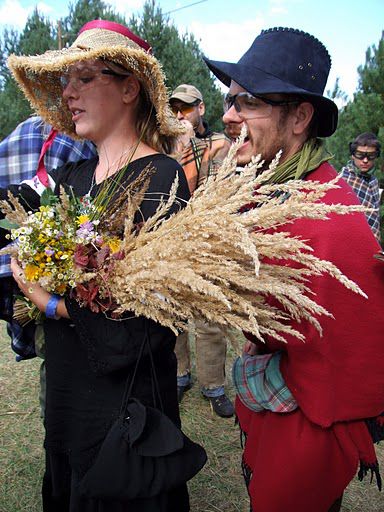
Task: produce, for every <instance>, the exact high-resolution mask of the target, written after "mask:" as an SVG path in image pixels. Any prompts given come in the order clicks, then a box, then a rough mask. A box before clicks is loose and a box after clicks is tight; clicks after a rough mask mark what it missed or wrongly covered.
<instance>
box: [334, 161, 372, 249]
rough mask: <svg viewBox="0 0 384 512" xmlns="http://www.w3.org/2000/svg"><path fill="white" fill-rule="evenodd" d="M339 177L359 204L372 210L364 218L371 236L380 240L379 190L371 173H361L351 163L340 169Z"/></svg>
mask: <svg viewBox="0 0 384 512" xmlns="http://www.w3.org/2000/svg"><path fill="white" fill-rule="evenodd" d="M340 176H341V177H342V178H344V179H345V181H346V182H347V183H348V184H349V185H350V186H351V187H352V188H353V190H354V192H355V194H356V195H357V197H358V199H359V201H360V203H361V204H362V205H363V206H366V207H367V208H374V211H373V212H367V213H366V217H367V220H368V224H369V225H370V227H371V229H372V231H373V234H374V235H375V237H376V238H377V240H380V210H379V209H380V190H379V182H378V180H377V178H376V177H375V176H373V174H371V173H369V174H368V173H365V174H364V173H362V172H360V171H359V169H358V168H357V167H356V166H355V165H354V163H353V162H352V161H350V162H348V164H347V165H346V166H345V167H343V168H342V170H341V173H340Z"/></svg>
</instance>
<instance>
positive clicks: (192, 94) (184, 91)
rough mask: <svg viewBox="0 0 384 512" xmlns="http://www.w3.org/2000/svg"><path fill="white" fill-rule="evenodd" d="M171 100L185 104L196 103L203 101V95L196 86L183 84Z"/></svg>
mask: <svg viewBox="0 0 384 512" xmlns="http://www.w3.org/2000/svg"><path fill="white" fill-rule="evenodd" d="M169 100H170V101H172V100H180V101H183V102H184V103H194V102H195V101H196V100H199V101H203V95H202V94H201V92H200V91H199V89H197V88H196V87H195V86H194V85H189V84H181V85H179V86H178V87H176V89H175V90H174V91H173V93H172V94H171V97H170V98H169Z"/></svg>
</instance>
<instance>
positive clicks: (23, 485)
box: [0, 322, 384, 512]
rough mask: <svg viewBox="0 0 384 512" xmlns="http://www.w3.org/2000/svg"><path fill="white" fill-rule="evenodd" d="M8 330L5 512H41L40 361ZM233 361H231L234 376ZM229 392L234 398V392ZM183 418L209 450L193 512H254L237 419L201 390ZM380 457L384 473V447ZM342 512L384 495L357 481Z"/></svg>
mask: <svg viewBox="0 0 384 512" xmlns="http://www.w3.org/2000/svg"><path fill="white" fill-rule="evenodd" d="M3 327H4V324H3V323H1V322H0V460H1V464H0V512H40V511H41V501H40V483H41V478H42V474H43V450H42V442H43V426H42V423H41V419H40V410H39V403H38V394H39V364H40V360H38V359H33V360H30V361H24V362H20V363H16V362H15V358H14V354H13V353H12V352H11V350H10V348H9V339H8V337H7V336H6V335H5V332H4V329H3ZM232 357H233V356H232ZM232 357H229V358H228V374H230V372H229V368H230V364H231V360H232ZM228 390H229V394H230V395H231V396H233V390H232V389H231V387H230V386H228ZM181 414H182V421H183V428H184V430H185V432H186V433H187V434H188V435H190V436H191V437H192V438H193V439H194V440H197V441H198V442H200V443H201V444H203V445H204V446H205V448H206V450H207V452H208V456H209V461H208V463H207V464H206V466H205V467H204V469H203V470H202V471H201V472H200V473H199V474H198V475H197V476H196V477H195V478H194V479H193V480H192V481H191V482H190V484H189V488H190V495H191V509H192V511H193V512H248V511H249V505H248V499H247V493H246V489H245V487H244V483H243V478H242V476H241V471H240V458H241V448H240V437H239V430H238V428H237V427H236V426H235V425H234V421H233V419H222V418H219V417H217V416H215V415H213V414H212V412H211V410H210V408H209V406H208V403H207V402H206V401H205V400H204V399H202V398H201V397H200V394H199V391H198V388H197V386H194V387H193V388H192V389H191V390H190V391H189V392H188V393H187V394H186V395H185V398H184V400H183V402H182V407H181ZM377 452H378V456H379V459H380V460H381V465H382V467H384V446H379V447H378V449H377ZM383 476H384V475H383ZM319 485H321V482H319ZM342 510H343V512H384V492H382V493H379V492H378V491H377V489H376V486H375V485H374V484H373V483H372V484H370V483H369V479H368V478H367V479H365V481H364V482H363V483H361V482H359V481H358V480H357V479H355V480H354V481H353V482H352V483H351V484H350V486H349V487H348V489H347V491H346V493H345V498H344V503H343V508H342ZM282 512H291V511H282ZM308 512H310V511H308Z"/></svg>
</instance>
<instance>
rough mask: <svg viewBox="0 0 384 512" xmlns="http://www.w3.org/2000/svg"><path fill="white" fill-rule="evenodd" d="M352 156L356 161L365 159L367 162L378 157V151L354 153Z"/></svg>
mask: <svg viewBox="0 0 384 512" xmlns="http://www.w3.org/2000/svg"><path fill="white" fill-rule="evenodd" d="M352 154H353V156H354V157H355V158H357V159H358V160H364V159H365V158H367V159H368V160H371V161H372V160H375V159H376V158H377V157H378V156H379V152H378V151H354V152H353V153H352Z"/></svg>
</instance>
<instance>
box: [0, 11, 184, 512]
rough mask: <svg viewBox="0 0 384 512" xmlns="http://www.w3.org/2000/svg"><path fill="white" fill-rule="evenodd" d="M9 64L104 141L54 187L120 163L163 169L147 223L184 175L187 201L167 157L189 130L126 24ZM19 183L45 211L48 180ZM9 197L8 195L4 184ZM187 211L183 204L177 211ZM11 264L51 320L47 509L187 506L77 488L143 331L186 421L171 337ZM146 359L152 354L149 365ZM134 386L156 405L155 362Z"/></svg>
mask: <svg viewBox="0 0 384 512" xmlns="http://www.w3.org/2000/svg"><path fill="white" fill-rule="evenodd" d="M9 66H10V68H11V70H12V72H13V74H14V76H15V78H16V80H17V81H18V83H19V85H20V86H21V88H22V90H23V91H24V93H25V95H26V97H27V98H28V99H29V101H30V102H31V104H32V106H33V107H34V109H35V110H36V111H37V112H38V113H39V114H40V115H41V116H42V117H43V118H44V120H45V121H47V122H49V123H51V124H52V125H53V126H54V127H55V128H56V129H58V130H60V131H61V132H64V133H67V134H69V135H71V136H72V137H77V138H86V139H89V140H91V141H93V142H94V143H95V144H96V146H97V150H98V157H96V158H94V159H91V160H87V161H82V162H80V163H77V164H68V165H65V166H63V167H61V168H60V169H56V170H54V171H53V172H52V173H51V174H50V175H49V177H48V180H49V184H50V186H51V188H53V189H55V191H58V190H59V185H61V184H65V185H69V186H72V188H73V190H74V191H75V193H76V195H78V196H84V195H86V194H87V193H89V194H90V195H91V196H94V195H95V194H96V192H97V191H98V190H99V189H100V186H101V184H102V183H104V182H106V181H107V180H110V179H111V176H113V175H115V174H116V173H117V172H118V171H119V170H120V169H121V168H124V167H125V166H126V179H127V180H128V181H129V180H131V179H133V178H135V177H137V176H139V175H140V172H141V171H142V170H143V169H144V168H145V167H146V166H148V165H151V167H152V168H154V170H155V171H154V173H153V174H152V175H151V177H150V184H149V188H148V190H147V194H146V197H148V200H145V199H144V201H143V202H142V204H141V207H140V214H141V215H142V218H144V219H146V218H148V217H149V216H151V215H152V214H153V213H154V212H155V211H156V208H157V206H158V203H159V200H160V198H161V197H162V196H167V194H168V193H169V191H170V189H171V185H172V183H173V181H174V179H175V177H176V176H177V175H178V176H179V187H178V190H177V197H178V198H181V200H188V198H189V192H188V186H187V182H186V179H185V176H184V175H183V173H182V170H181V167H180V166H179V165H178V164H177V163H176V162H175V161H174V160H172V159H171V158H169V157H167V156H166V155H165V154H164V153H169V152H171V151H172V145H173V142H174V140H175V138H176V136H178V135H179V134H180V133H181V132H182V128H181V127H180V125H178V123H177V121H176V120H175V118H174V116H173V115H172V114H171V112H170V111H169V110H168V102H167V91H166V88H165V85H164V77H163V74H162V71H161V68H160V66H159V63H158V62H157V60H156V59H155V58H154V57H153V56H151V55H150V48H149V45H148V44H147V43H146V42H145V41H143V40H141V39H140V38H138V37H137V36H135V35H134V34H132V33H131V32H130V31H129V30H128V29H127V28H126V27H123V26H121V25H118V24H117V23H112V22H107V21H102V20H95V21H92V22H89V23H87V24H86V25H85V26H84V27H83V28H82V29H81V31H80V33H79V36H78V38H77V39H76V41H75V42H74V43H73V45H72V46H71V47H70V48H67V49H64V50H61V51H49V52H46V53H45V54H43V55H41V56H33V57H26V56H11V57H10V58H9ZM123 179H124V178H123ZM10 190H11V191H12V192H13V193H14V194H17V195H19V196H22V197H23V199H25V201H26V202H27V204H28V205H29V206H32V207H33V206H34V207H35V208H36V207H38V205H39V194H41V192H42V185H41V184H40V182H36V181H35V182H33V184H31V183H24V184H21V185H18V186H11V187H10ZM0 196H1V198H2V199H4V198H6V191H1V194H0ZM149 198H150V199H149ZM182 202H183V201H182ZM178 207H180V201H179V202H178V204H177V205H175V206H174V207H173V210H175V209H177V208H178ZM142 218H140V219H138V220H142ZM0 231H1V230H0ZM12 268H13V274H14V277H15V279H16V281H17V283H18V285H19V287H20V289H21V290H22V291H23V292H24V293H25V295H26V296H28V297H29V298H31V300H32V301H33V302H34V303H35V304H36V305H37V306H38V308H39V309H40V310H41V311H43V312H45V314H46V316H47V317H48V318H47V320H46V321H45V323H44V333H45V340H46V366H47V406H46V411H45V427H46V438H45V449H46V472H45V476H44V481H43V510H44V511H45V512H47V511H49V512H50V511H52V512H60V511H68V512H69V511H70V512H85V511H86V512H92V511H95V512H96V511H97V512H107V511H108V512H122V511H123V510H124V511H128V510H129V511H130V512H135V511H146V512H160V511H164V512H165V511H166V512H171V511H174V512H176V511H177V512H184V511H187V510H189V503H188V493H187V488H186V485H185V484H182V485H180V486H177V487H175V488H174V489H172V490H171V491H168V492H163V493H161V494H159V495H156V496H155V497H152V498H141V499H133V500H129V501H127V499H125V500H124V499H120V498H117V499H112V500H107V499H99V498H98V499H93V498H92V499H91V498H85V497H84V496H83V495H80V492H79V486H78V484H79V482H80V481H81V479H82V476H83V475H84V474H85V472H86V471H87V469H88V468H89V467H90V466H91V464H92V461H93V459H94V457H95V455H96V454H97V451H98V449H99V447H100V443H101V442H102V441H103V439H104V438H105V436H106V433H107V432H108V429H109V428H110V426H111V424H112V423H113V421H114V420H115V418H116V416H117V415H118V412H119V407H120V405H121V400H122V396H123V391H124V387H125V385H126V383H127V378H129V376H130V374H132V371H133V367H134V363H135V362H136V360H137V358H138V352H139V348H140V344H141V342H142V339H143V337H144V335H145V333H148V334H149V338H150V343H151V348H152V352H153V359H154V363H155V367H156V373H157V378H158V381H159V388H160V395H161V399H162V405H163V410H164V412H165V414H166V415H167V416H168V417H169V418H170V419H171V420H172V421H173V422H174V423H175V424H176V425H178V426H180V418H179V410H178V403H177V393H176V360H175V356H174V353H173V348H174V343H175V337H174V335H173V333H171V331H170V330H169V329H167V328H165V327H162V326H160V325H159V324H156V323H155V322H153V321H150V320H147V319H145V318H143V317H134V318H131V319H129V320H127V321H122V322H116V321H112V320H109V319H107V318H106V317H105V316H104V315H103V314H101V313H93V312H91V311H90V310H88V309H87V308H81V307H79V305H78V304H77V303H76V301H74V300H71V299H69V298H65V299H63V298H60V297H58V296H52V295H50V294H49V293H48V292H46V291H45V290H43V289H42V288H40V287H39V286H38V285H37V284H32V283H30V282H26V281H25V279H24V278H23V275H22V270H21V268H20V266H19V265H18V264H17V262H16V261H15V260H13V263H12ZM31 292H32V293H31ZM147 358H148V355H145V354H144V360H146V359H147ZM133 393H134V396H135V397H136V398H138V399H139V400H140V401H141V402H143V403H144V404H146V405H153V395H152V393H153V390H152V384H151V378H150V377H149V375H148V365H146V364H142V365H139V367H138V371H137V374H136V378H135V384H134V389H133Z"/></svg>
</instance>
